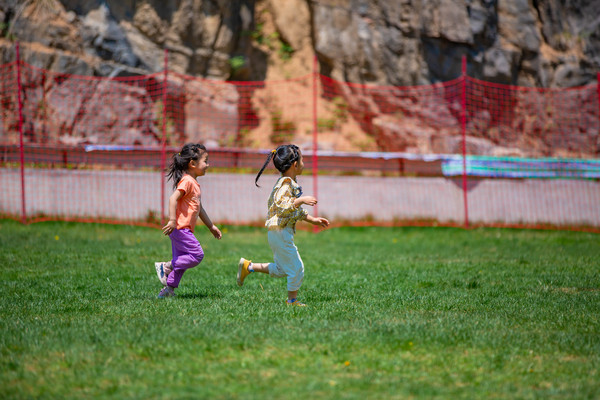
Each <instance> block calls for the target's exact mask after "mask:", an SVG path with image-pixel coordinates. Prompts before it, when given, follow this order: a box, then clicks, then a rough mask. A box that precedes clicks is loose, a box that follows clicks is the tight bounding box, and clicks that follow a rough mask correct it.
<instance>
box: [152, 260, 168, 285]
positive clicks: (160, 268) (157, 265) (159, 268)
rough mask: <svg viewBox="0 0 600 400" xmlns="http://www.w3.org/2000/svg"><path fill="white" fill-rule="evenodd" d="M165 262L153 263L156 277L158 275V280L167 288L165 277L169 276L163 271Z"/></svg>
mask: <svg viewBox="0 0 600 400" xmlns="http://www.w3.org/2000/svg"><path fill="white" fill-rule="evenodd" d="M165 264H166V263H165V262H155V263H154V268H156V275H158V280H159V281H160V283H162V284H163V286H167V277H168V276H169V274H168V273H167V272H166V271H165Z"/></svg>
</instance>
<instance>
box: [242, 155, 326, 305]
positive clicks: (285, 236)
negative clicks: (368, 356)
mask: <svg viewBox="0 0 600 400" xmlns="http://www.w3.org/2000/svg"><path fill="white" fill-rule="evenodd" d="M271 159H273V165H275V168H277V170H278V171H279V172H281V177H280V178H279V179H278V180H277V183H275V186H273V190H272V192H271V196H269V203H268V206H269V210H268V215H267V222H266V223H265V226H266V227H267V228H268V229H269V233H268V239H269V245H270V246H271V250H273V258H274V262H272V263H260V264H259V263H253V262H252V261H250V260H246V259H244V258H241V259H240V262H239V264H238V273H237V284H238V285H239V286H242V285H243V284H244V279H246V277H247V276H248V274H250V273H252V272H262V273H265V274H269V275H271V276H273V277H277V278H283V277H287V290H288V299H287V304H288V305H295V306H305V305H306V304H304V303H301V302H299V301H298V300H297V295H298V289H300V286H301V285H302V280H303V279H304V264H303V263H302V259H301V258H300V254H298V248H297V247H296V245H295V244H294V233H296V222H297V221H307V222H309V223H311V224H313V225H320V226H322V227H324V228H326V227H328V226H329V221H328V220H327V219H325V218H322V217H313V216H311V215H309V214H308V212H306V210H304V209H302V208H301V206H302V205H303V204H306V205H308V206H314V205H315V204H317V199H316V198H314V197H313V196H302V188H301V187H300V186H299V185H298V183H297V182H296V177H297V176H298V175H300V174H301V173H302V170H303V169H304V163H303V162H302V153H301V152H300V149H299V148H298V146H296V145H293V144H288V145H282V146H279V147H278V148H277V149H275V150H273V151H271V153H270V154H269V156H268V157H267V161H265V163H264V165H263V166H262V168H261V169H260V171H259V172H258V175H256V179H255V181H254V183H255V184H256V186H258V179H259V178H260V176H261V174H262V173H263V171H264V170H265V168H266V167H267V165H269V162H270V161H271Z"/></svg>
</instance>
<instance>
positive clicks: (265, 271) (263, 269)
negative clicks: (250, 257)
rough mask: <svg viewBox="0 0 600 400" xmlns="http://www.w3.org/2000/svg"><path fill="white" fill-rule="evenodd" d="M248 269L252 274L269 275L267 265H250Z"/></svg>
mask: <svg viewBox="0 0 600 400" xmlns="http://www.w3.org/2000/svg"><path fill="white" fill-rule="evenodd" d="M249 268H250V269H252V270H254V272H262V273H263V274H268V273H269V263H250V267H249Z"/></svg>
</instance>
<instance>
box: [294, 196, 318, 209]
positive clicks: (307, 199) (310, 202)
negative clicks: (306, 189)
mask: <svg viewBox="0 0 600 400" xmlns="http://www.w3.org/2000/svg"><path fill="white" fill-rule="evenodd" d="M296 201H297V202H298V203H300V204H298V207H299V206H301V205H302V204H306V205H307V206H314V205H316V204H317V199H316V198H315V197H313V196H302V197H298V199H296Z"/></svg>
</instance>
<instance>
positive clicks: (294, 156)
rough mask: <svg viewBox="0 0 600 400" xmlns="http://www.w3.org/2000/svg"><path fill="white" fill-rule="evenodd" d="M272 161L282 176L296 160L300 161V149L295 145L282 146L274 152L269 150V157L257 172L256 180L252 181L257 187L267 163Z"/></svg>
mask: <svg viewBox="0 0 600 400" xmlns="http://www.w3.org/2000/svg"><path fill="white" fill-rule="evenodd" d="M271 159H273V165H275V168H277V170H278V171H279V172H281V173H282V174H283V173H284V172H285V171H287V170H288V169H290V167H291V166H292V164H293V163H294V162H296V161H298V160H300V148H299V147H298V146H296V145H295V144H284V145H281V146H279V147H278V148H276V149H275V150H271V151H270V152H269V155H268V156H267V160H266V161H265V163H264V164H263V166H262V168H261V169H260V171H258V175H256V179H255V180H254V184H255V185H256V186H257V187H260V186H258V179H259V178H260V176H261V175H262V173H263V171H264V170H265V168H267V165H269V161H271Z"/></svg>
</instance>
